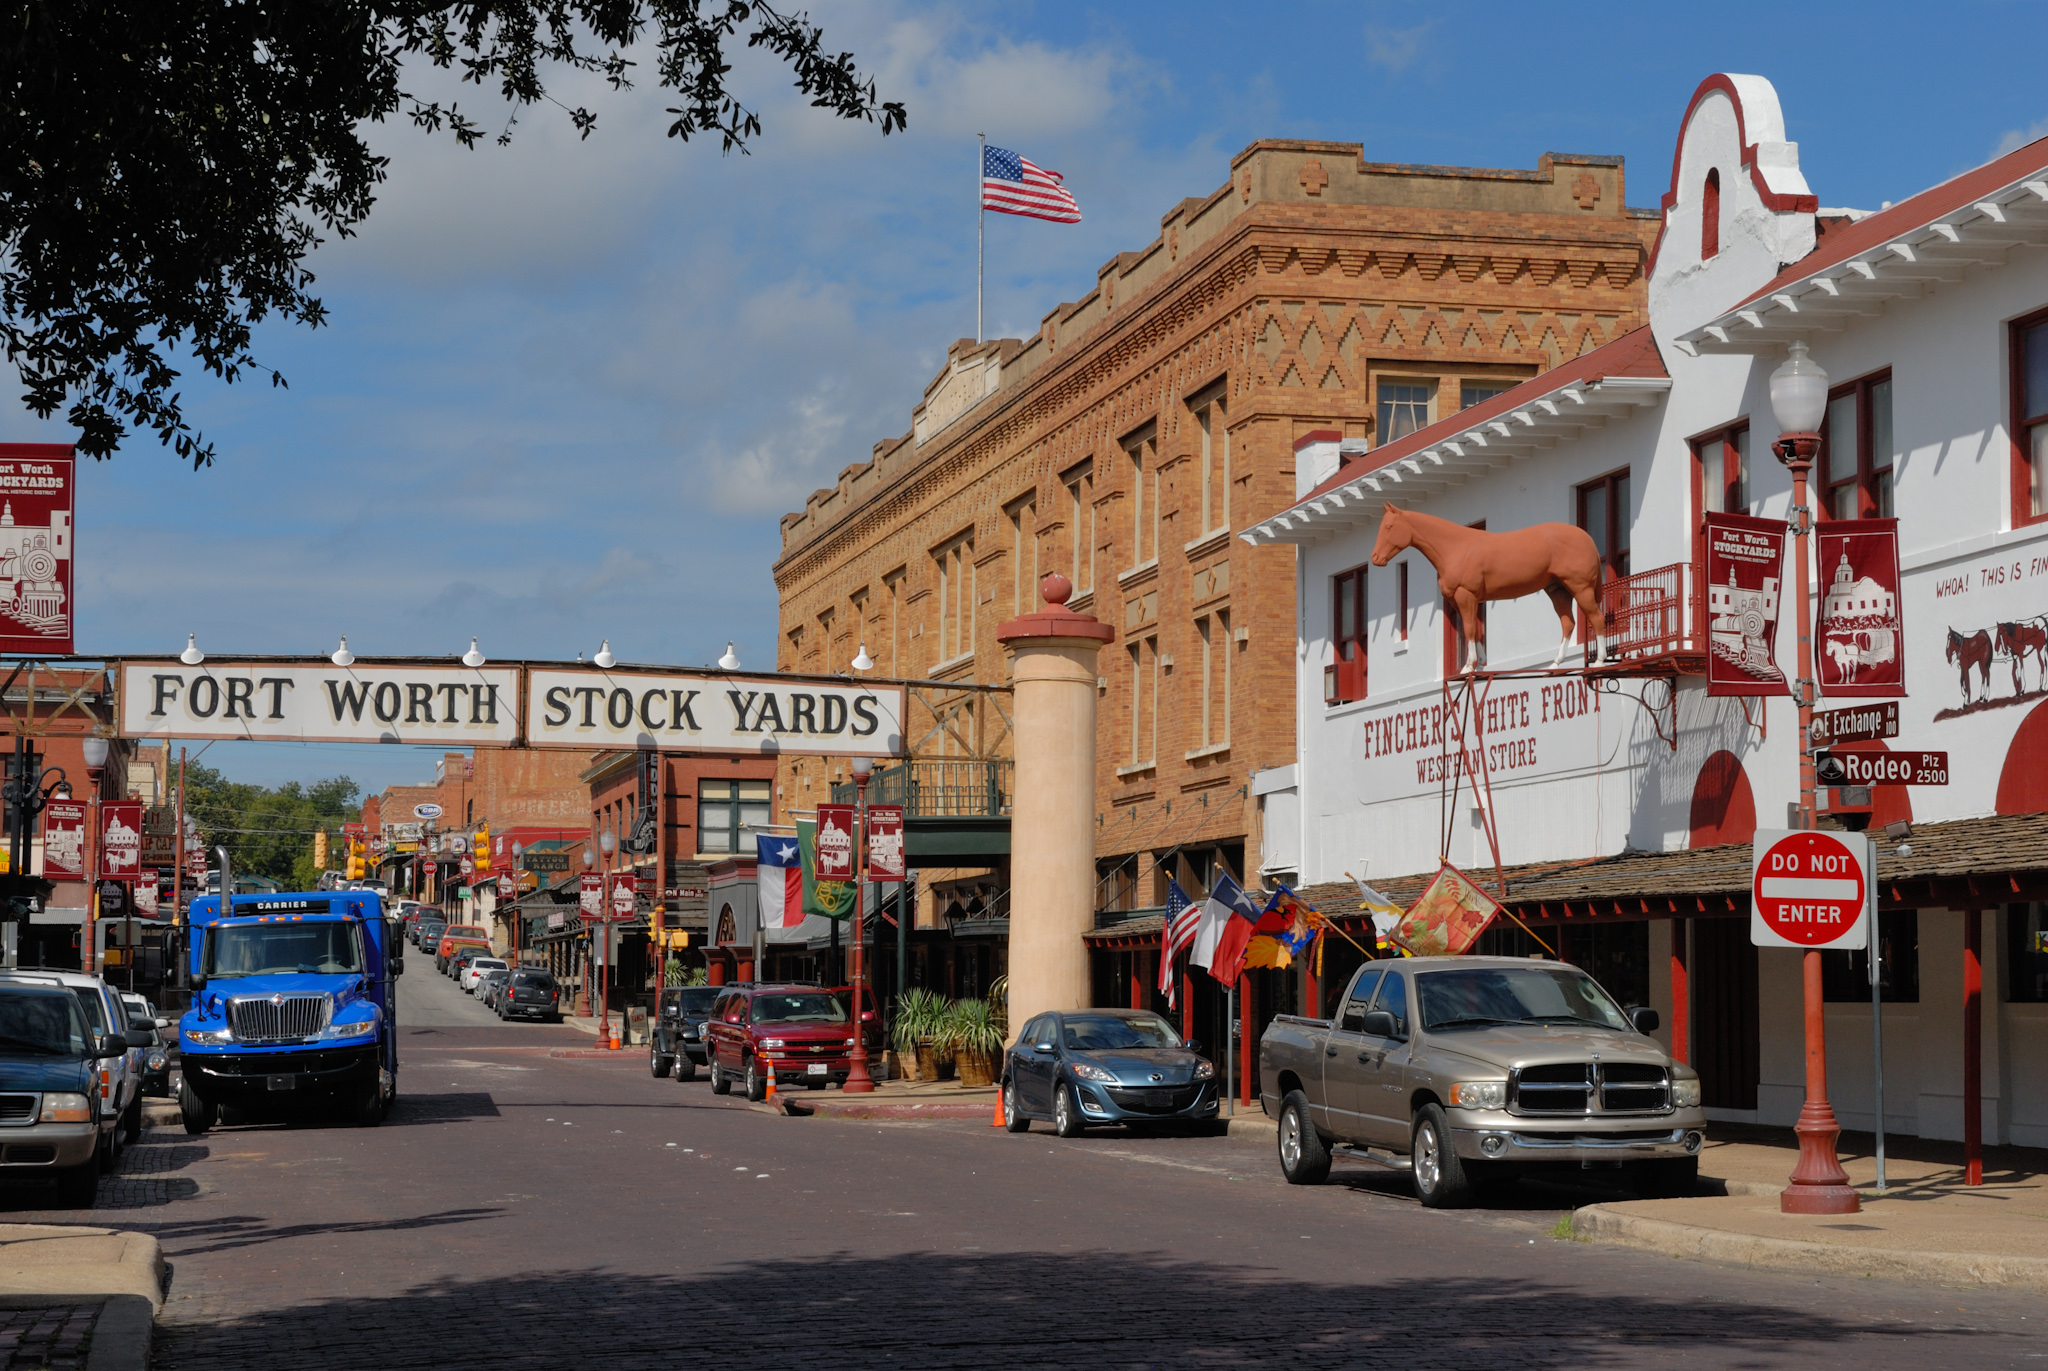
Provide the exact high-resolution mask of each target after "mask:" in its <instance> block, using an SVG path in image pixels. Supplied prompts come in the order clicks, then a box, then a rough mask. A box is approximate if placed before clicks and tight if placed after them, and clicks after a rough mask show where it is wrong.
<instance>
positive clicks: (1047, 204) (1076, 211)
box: [981, 146, 1081, 224]
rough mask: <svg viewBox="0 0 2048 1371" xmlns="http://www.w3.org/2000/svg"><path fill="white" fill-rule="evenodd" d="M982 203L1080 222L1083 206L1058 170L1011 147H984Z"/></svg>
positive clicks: (1010, 211)
mask: <svg viewBox="0 0 2048 1371" xmlns="http://www.w3.org/2000/svg"><path fill="white" fill-rule="evenodd" d="M981 204H982V208H984V209H992V210H994V211H996V212H997V213H998V214H1021V215H1023V216H1024V217H1025V218H1027V219H1050V220H1051V221H1052V222H1053V223H1055V224H1078V223H1080V222H1081V207H1080V206H1079V205H1077V204H1075V203H1074V196H1073V192H1071V191H1069V190H1068V189H1067V187H1066V184H1065V183H1064V182H1063V181H1062V180H1061V179H1060V174H1059V173H1058V172H1056V171H1047V170H1045V168H1043V167H1041V166H1039V165H1037V164H1036V163H1034V162H1033V161H1031V159H1030V158H1028V157H1022V156H1019V155H1018V154H1016V153H1014V152H1011V151H1010V150H1009V149H1008V148H998V147H986V146H985V147H983V148H982V150H981Z"/></svg>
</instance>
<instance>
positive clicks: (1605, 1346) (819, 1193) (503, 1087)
mask: <svg viewBox="0 0 2048 1371" xmlns="http://www.w3.org/2000/svg"><path fill="white" fill-rule="evenodd" d="M411 979H412V978H408V980H409V981H410V980H411ZM419 979H420V982H421V983H422V984H421V988H420V989H419V990H418V991H416V992H414V993H415V994H419V995H425V994H431V993H438V992H439V990H440V989H445V990H446V993H447V994H448V995H449V996H454V997H457V998H458V999H459V992H456V991H454V990H453V989H452V988H449V987H447V983H446V982H440V983H439V987H436V986H435V985H434V983H433V978H432V977H422V978H419ZM450 1003H451V1004H452V1003H453V1001H451V1002H450ZM431 1017H432V1016H431V1015H421V1016H420V1017H419V1018H415V1019H412V1020H410V1022H412V1023H414V1024H416V1025H420V1026H418V1027H415V1028H413V1029H410V1030H408V1036H407V1038H406V1040H405V1044H404V1048H403V1052H404V1063H405V1065H404V1068H403V1075H402V1079H403V1081H404V1090H405V1097H404V1099H403V1101H402V1102H401V1105H400V1107H399V1109H398V1111H397V1113H396V1114H395V1115H394V1117H393V1118H392V1119H391V1120H390V1121H388V1122H387V1123H386V1124H385V1126H384V1127H382V1128H377V1129H352V1128H338V1127H321V1126H314V1125H303V1126H297V1127H281V1126H265V1127H246V1128H232V1129H222V1130H219V1131H217V1132H215V1133H212V1134H210V1135H208V1136H207V1137H205V1138H201V1139H187V1138H185V1137H184V1135H183V1134H182V1133H178V1134H166V1133H162V1132H159V1133H156V1134H152V1135H151V1138H150V1140H149V1142H148V1143H147V1144H146V1145H145V1146H143V1147H139V1148H137V1149H135V1150H134V1153H133V1156H134V1158H135V1162H134V1169H133V1173H132V1174H131V1175H130V1176H129V1177H127V1178H125V1179H123V1180H122V1181H121V1182H120V1183H119V1184H117V1185H115V1186H112V1187H110V1188H109V1197H110V1203H108V1204H106V1205H104V1206H103V1207H102V1210H101V1212H100V1213H97V1214H95V1215H94V1218H95V1219H96V1220H98V1221H101V1222H108V1223H114V1224H120V1225H124V1226H133V1227H138V1228H145V1229H148V1230H149V1231H152V1232H155V1233H156V1234H157V1235H158V1236H159V1237H160V1238H161V1239H162V1241H163V1243H164V1246H165V1250H166V1253H167V1255H168V1256H169V1257H170V1259H171V1261H172V1262H173V1263H174V1264H175V1278H174V1281H173V1285H172V1290H171V1298H170V1300H169V1301H168V1303H167V1304H166V1306H165V1308H164V1312H163V1320H162V1328H161V1337H160V1342H159V1355H158V1358H157V1364H158V1366H160V1367H164V1368H169V1371H199V1369H200V1368H207V1369H208V1371H243V1369H244V1368H262V1369H263V1371H276V1368H278V1367H280V1366H289V1367H291V1368H293V1371H300V1369H301V1368H325V1367H356V1366H362V1365H371V1366H375V1367H379V1368H413V1367H418V1368H433V1369H434V1371H441V1369H443V1368H450V1367H467V1366H489V1367H494V1368H505V1367H530V1366H531V1367H550V1368H555V1367H583V1366H602V1367H607V1368H610V1367H639V1366H647V1367H655V1366H662V1367H668V1366H676V1365H702V1366H707V1367H719V1368H744V1367H757V1366H758V1367H775V1368H784V1367H789V1366H793V1365H804V1366H811V1365H820V1364H824V1363H826V1362H828V1361H829V1362H835V1363H839V1364H844V1365H849V1366H902V1367H918V1368H923V1367H951V1366H989V1365H998V1364H1004V1363H1008V1364H1012V1365H1016V1366H1020V1367H1021V1366H1029V1367H1039V1366H1055V1367H1068V1366H1090V1367H1152V1366H1157V1367H1174V1366H1197V1367H1208V1366H1268V1365H1270V1366H1287V1367H1317V1368H1320V1367H1353V1366H1379V1365H1396V1366H1401V1367H1404V1368H1405V1367H1410V1366H1421V1365H1428V1366H1447V1367H1449V1366H1458V1367H1464V1366H1471V1367H1489V1368H1491V1367H1517V1368H1520V1367H1529V1368H1553V1367H1554V1368H1560V1369H1562V1368H1574V1369H1576V1368H1587V1367H1633V1366H1647V1365H1653V1364H1654V1365H1665V1364H1673V1365H1680V1366H1687V1367H1691V1366H1701V1367H1744V1368H1748V1367H1779V1366H1785V1367H1790V1366H1794V1365H1799V1366H1837V1367H1840V1366H1853V1367H1856V1368H1859V1371H1876V1368H1882V1367H1913V1368H1926V1367H1929V1366H1940V1367H1942V1368H1944V1369H1945V1368H1948V1367H1962V1366H2040V1365H2042V1364H2043V1362H2044V1361H2048V1342H2044V1341H2043V1340H2041V1339H2039V1338H2038V1337H2037V1336H2036V1335H2035V1332H2034V1330H2035V1329H2036V1328H2037V1327H2038V1326H2039V1324H2040V1323H2041V1322H2042V1321H2043V1320H2044V1319H2048V1308H2044V1307H2043V1304H2042V1302H2041V1301H2040V1300H2038V1299H2037V1298H2035V1297H2031V1296H2024V1297H2023V1296H2015V1295H2011V1294H1998V1293H1988V1292H1981V1291H1967V1290H1926V1289H1916V1288H1913V1287H1908V1286H1903V1285H1896V1284H1890V1283H1885V1282H1878V1281H1868V1280H1843V1279H1838V1278H1821V1279H1811V1278H1804V1277H1800V1276H1798V1275H1796V1274H1788V1273H1776V1272H1773V1273H1755V1272H1748V1271H1741V1270H1734V1269H1728V1268H1722V1267H1715V1266H1710V1265H1705V1264H1701V1263H1695V1262H1680V1261H1676V1260H1668V1259H1662V1258H1656V1257H1649V1256H1644V1255H1642V1254H1638V1253H1631V1252H1624V1251H1619V1250H1614V1249H1604V1248H1600V1247H1595V1246H1589V1245H1586V1244H1580V1243H1572V1242H1565V1241H1559V1240H1556V1239H1553V1238H1551V1237H1550V1236H1549V1230H1550V1229H1551V1227H1552V1225H1553V1223H1554V1222H1555V1221H1556V1219H1557V1217H1558V1215H1559V1213H1561V1212H1562V1211H1563V1209H1564V1207H1566V1206H1567V1205H1568V1204H1569V1202H1570V1200H1571V1199H1572V1198H1573V1196H1571V1195H1569V1194H1566V1193H1563V1192H1555V1191H1553V1192H1549V1193H1547V1194H1545V1193H1539V1192H1536V1191H1534V1190H1533V1188H1528V1187H1525V1189H1528V1190H1529V1191H1530V1193H1528V1194H1526V1195H1524V1196H1523V1197H1522V1198H1521V1200H1520V1203H1521V1204H1522V1205H1523V1206H1524V1207H1522V1208H1519V1209H1517V1210H1514V1211H1511V1212H1507V1213H1498V1212H1495V1213H1482V1212H1474V1211H1468V1212H1461V1213H1441V1212H1434V1211H1426V1210H1423V1209H1421V1208H1419V1207H1418V1206H1417V1205H1416V1204H1415V1203H1414V1202H1413V1201H1412V1200H1411V1199H1409V1198H1407V1196H1406V1194H1405V1192H1404V1189H1403V1187H1402V1186H1400V1185H1399V1184H1397V1183H1396V1182H1394V1181H1393V1180H1392V1179H1391V1178H1386V1177H1382V1176H1381V1175H1378V1174H1374V1173H1372V1172H1370V1171H1368V1170H1366V1169H1364V1168H1360V1169H1358V1170H1355V1171H1346V1170H1343V1169H1341V1167H1340V1171H1339V1173H1338V1176H1337V1178H1336V1179H1335V1180H1333V1182H1332V1183H1331V1184H1329V1185H1327V1186H1323V1187H1319V1188H1315V1189H1309V1190H1301V1189H1293V1188H1290V1187H1288V1186H1286V1185H1284V1184H1282V1183H1280V1181H1279V1179H1278V1176H1277V1174H1276V1171H1275V1167H1274V1164H1273V1161H1272V1159H1271V1158H1270V1156H1269V1155H1268V1152H1267V1149H1266V1148H1265V1147H1263V1146H1253V1145H1251V1144H1248V1143H1245V1142H1243V1141H1232V1140H1230V1139H1227V1138H1158V1139H1138V1138H1129V1137H1124V1136H1121V1135H1116V1134H1108V1133H1106V1134H1103V1135H1101V1136H1099V1137H1090V1138H1087V1139H1083V1140H1081V1141H1078V1142H1060V1141H1059V1140H1057V1139H1054V1138H1052V1137H1050V1136H1048V1135H1046V1134H1045V1133H1043V1132H1041V1131H1035V1130H1034V1131H1033V1132H1031V1133H1028V1134H1026V1135H1024V1136H1021V1137H1014V1136H1010V1135H1006V1134H1003V1133H1001V1132H998V1131H997V1130H993V1129H990V1128H987V1127H985V1126H983V1125H980V1124H975V1123H960V1122H939V1123H893V1122H892V1123H875V1122H868V1123H851V1122H844V1123H833V1122H826V1121H823V1120H799V1119H781V1118H771V1117H767V1116H764V1115H762V1114H758V1113H755V1112H752V1111H750V1110H748V1109H746V1108H745V1107H744V1106H743V1105H739V1104H735V1103H734V1102H732V1101H731V1100H720V1099H717V1098H715V1097H714V1096H712V1094H711V1093H710V1089H709V1087H708V1086H707V1085H706V1084H705V1083H704V1082H703V1081H702V1080H699V1081H697V1082H696V1083H693V1084H689V1085H680V1084H677V1083H675V1082H673V1081H667V1080H663V1081H656V1080H653V1079H650V1078H649V1076H648V1074H647V1071H646V1067H645V1063H644V1059H643V1058H641V1057H638V1056H636V1055H634V1054H632V1053H630V1052H628V1053H621V1054H620V1055H621V1057H622V1058H623V1060H621V1061H618V1062H612V1061H592V1060H589V1059H587V1058H573V1059H565V1058H553V1057H550V1056H549V1055H548V1051H549V1049H550V1047H551V1046H557V1047H570V1048H583V1047H586V1046H587V1045H588V1044H589V1042H590V1040H589V1038H587V1037H585V1036H583V1035H581V1034H578V1033H576V1032H575V1031H574V1030H571V1029H562V1028H554V1027H543V1026H537V1025H536V1026H526V1025H515V1026H510V1027H499V1026H497V1025H496V1024H495V1023H493V1025H492V1026H490V1027H488V1028H475V1029H471V1028H455V1027H437V1026H434V1025H433V1024H431V1023H423V1022H422V1020H425V1019H430V1018H431ZM1577 1198H1579V1199H1580V1200H1582V1201H1583V1200H1585V1199H1589V1198H1594V1196H1591V1195H1585V1194H1582V1195H1579V1196H1577ZM16 1199H17V1202H18V1203H19V1204H20V1205H21V1206H24V1208H23V1209H21V1210H18V1211H17V1213H16V1214H15V1215H11V1216H9V1217H13V1218H16V1219H21V1218H32V1217H34V1218H40V1217H44V1216H42V1215H39V1214H35V1213H33V1212H31V1211H32V1209H33V1208H34V1207H36V1206H39V1205H40V1204H41V1203H44V1202H46V1201H43V1200H40V1199H38V1198H37V1197H36V1196H35V1195H34V1194H33V1193H24V1194H21V1195H18V1196H17V1197H16ZM50 1217H57V1216H50Z"/></svg>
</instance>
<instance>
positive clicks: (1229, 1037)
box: [1223, 981, 1237, 1115]
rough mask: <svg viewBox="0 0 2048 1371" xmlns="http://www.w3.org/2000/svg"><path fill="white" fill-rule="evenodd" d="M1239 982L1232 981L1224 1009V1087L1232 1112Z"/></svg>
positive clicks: (1235, 1100)
mask: <svg viewBox="0 0 2048 1371" xmlns="http://www.w3.org/2000/svg"><path fill="white" fill-rule="evenodd" d="M1236 1031H1237V982H1236V981H1232V982H1231V983H1230V997H1229V998H1228V999H1227V1000H1225V1001H1224V1010H1223V1055H1224V1057H1225V1058H1226V1059H1227V1060H1225V1062H1224V1063H1223V1087H1224V1089H1225V1090H1227V1091H1229V1092H1230V1111H1229V1112H1230V1113H1231V1114H1233V1115H1235V1114H1236V1113H1237V1043H1236V1042H1235V1041H1234V1035H1235V1033H1236Z"/></svg>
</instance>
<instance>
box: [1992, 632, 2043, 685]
mask: <svg viewBox="0 0 2048 1371" xmlns="http://www.w3.org/2000/svg"><path fill="white" fill-rule="evenodd" d="M1998 651H1999V652H2000V654H2001V655H2003V656H2007V657H2010V658H2012V693H2013V694H2015V695H2024V694H2026V691H2027V687H2026V675H2025V673H2024V672H2022V671H2021V670H2020V668H2021V667H2022V666H2024V665H2025V664H2026V660H2027V654H2028V653H2030V652H2031V653H2032V654H2033V655H2034V670H2035V671H2036V672H2037V673H2039V674H2040V675H2041V677H2042V683H2043V684H2044V685H2048V628H2044V627H2042V621H2041V620H2040V619H2038V618H2036V619H2030V620H2023V621H2019V622H2015V623H2009V624H2000V625H1999V626H1998Z"/></svg>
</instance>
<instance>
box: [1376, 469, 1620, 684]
mask: <svg viewBox="0 0 2048 1371" xmlns="http://www.w3.org/2000/svg"><path fill="white" fill-rule="evenodd" d="M1411 547H1412V548H1415V549H1417V550H1418V551H1420V552H1421V553H1422V555H1423V556H1424V557H1426V558H1428V559H1429V564H1430V565H1431V566H1433V567H1435V568H1436V580H1437V586H1438V588H1439V589H1440V590H1442V592H1443V596H1444V603H1445V605H1446V607H1450V608H1455V609H1456V610H1457V613H1458V622H1459V624H1460V625H1461V626H1462V627H1463V629H1464V631H1465V661H1464V664H1463V666H1462V668H1461V669H1462V670H1463V671H1464V673H1465V674H1467V675H1470V674H1471V673H1472V672H1474V671H1476V670H1478V669H1479V658H1480V655H1481V651H1482V649H1483V648H1484V646H1485V642H1486V621H1485V620H1484V619H1482V618H1480V617H1479V606H1480V605H1481V604H1483V603H1484V602H1486V601H1488V600H1516V599H1520V598H1521V597H1522V596H1524V595H1534V594H1535V593H1536V592H1537V591H1539V590H1540V591H1542V592H1543V593H1544V594H1545V595H1548V596H1549V597H1550V603H1551V607H1552V608H1554V609H1555V610H1556V611H1557V621H1558V625H1559V627H1560V629H1561V631H1562V636H1561V637H1560V638H1559V639H1558V644H1557V656H1556V657H1554V658H1553V659H1552V660H1551V663H1550V665H1551V667H1552V668H1553V669H1554V668H1556V667H1558V666H1561V665H1562V664H1563V662H1564V654H1565V650H1566V649H1567V648H1569V647H1570V646H1571V642H1572V627H1573V624H1572V606H1573V605H1574V604H1576V605H1577V606H1578V608H1579V612H1580V613H1582V614H1584V615H1585V616H1586V623H1587V626H1588V628H1589V629H1590V630H1591V632H1592V635H1593V641H1594V642H1596V643H1597V644H1599V648H1598V652H1597V656H1596V658H1595V664H1596V665H1601V666H1604V665H1606V663H1607V616H1606V615H1605V613H1603V612H1602V610H1601V608H1600V550H1599V549H1598V548H1597V547H1595V546H1594V545H1593V538H1592V535H1591V534H1589V533H1587V532H1586V531H1585V530H1584V529H1582V528H1574V527H1572V526H1571V525H1570V524H1531V525H1530V526H1529V527H1528V528H1518V529H1514V530H1512V531H1510V532H1504V533H1488V532H1486V531H1485V530H1483V529H1476V528H1466V527H1465V526H1464V525H1462V524H1454V523H1452V522H1451V521H1450V520H1448V519H1439V518H1437V517H1436V516H1435V515H1433V514H1419V513H1417V512H1415V511H1413V510H1403V509H1396V508H1395V507H1394V506H1392V505H1388V506H1387V507H1386V512H1385V513H1383V514H1382V515H1381V516H1380V536H1379V541H1378V542H1376V543H1375V544H1374V545H1373V549H1372V564H1373V565H1374V566H1385V565H1386V564H1387V563H1388V562H1390V561H1392V560H1393V559H1394V557H1395V555H1396V554H1398V553H1400V552H1401V551H1403V550H1404V549H1407V548H1411Z"/></svg>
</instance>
